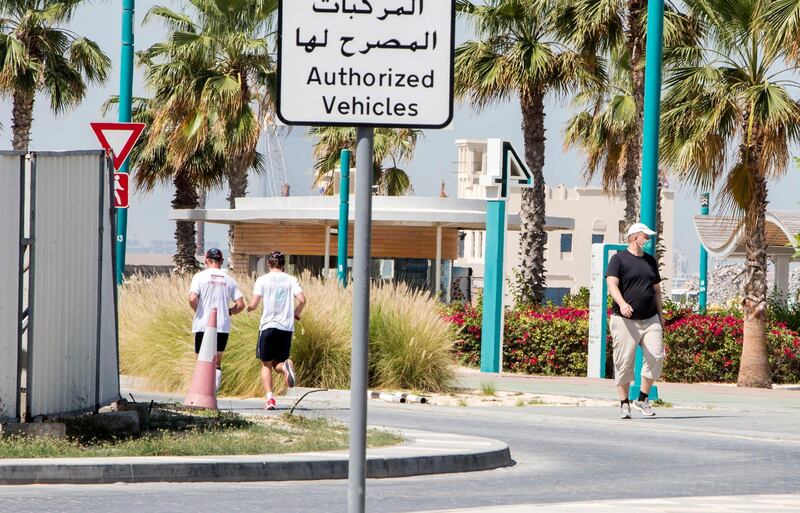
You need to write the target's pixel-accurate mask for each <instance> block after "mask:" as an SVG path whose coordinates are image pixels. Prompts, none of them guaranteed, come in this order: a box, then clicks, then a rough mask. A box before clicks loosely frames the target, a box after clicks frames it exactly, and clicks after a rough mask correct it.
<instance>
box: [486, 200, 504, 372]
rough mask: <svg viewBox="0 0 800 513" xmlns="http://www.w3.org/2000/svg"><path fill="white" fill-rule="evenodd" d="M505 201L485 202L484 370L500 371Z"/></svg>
mask: <svg viewBox="0 0 800 513" xmlns="http://www.w3.org/2000/svg"><path fill="white" fill-rule="evenodd" d="M505 221H506V202H505V200H502V199H501V200H489V201H487V202H486V251H485V253H484V262H485V271H484V281H483V320H482V323H481V372H500V336H501V335H502V329H503V252H504V249H505V236H506V222H505Z"/></svg>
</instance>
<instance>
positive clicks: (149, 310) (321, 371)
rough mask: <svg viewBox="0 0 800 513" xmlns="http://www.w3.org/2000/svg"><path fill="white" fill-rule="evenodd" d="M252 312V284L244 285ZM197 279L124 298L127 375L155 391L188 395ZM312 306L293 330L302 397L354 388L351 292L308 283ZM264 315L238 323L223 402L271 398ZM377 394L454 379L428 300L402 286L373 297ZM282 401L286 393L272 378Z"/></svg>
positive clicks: (132, 291)
mask: <svg viewBox="0 0 800 513" xmlns="http://www.w3.org/2000/svg"><path fill="white" fill-rule="evenodd" d="M236 279H237V282H238V283H239V287H240V288H241V289H242V291H243V292H244V294H245V298H246V302H248V301H249V300H250V298H251V296H252V290H253V284H254V281H255V280H254V279H253V278H252V277H248V276H237V277H236ZM190 282H191V278H190V277H176V276H156V277H153V278H146V279H145V278H142V277H136V278H134V279H131V280H130V281H128V282H126V283H125V284H124V285H123V286H122V287H121V288H120V307H119V309H120V370H121V372H122V373H123V374H129V375H133V376H138V377H142V378H145V379H146V380H147V384H148V386H149V387H150V388H151V389H153V390H159V391H168V392H184V391H186V390H187V389H188V386H189V383H190V381H191V377H192V373H193V371H194V362H195V355H194V341H193V337H192V333H191V321H192V311H191V308H189V305H188V300H187V298H188V290H189V285H190ZM300 282H301V286H302V288H303V291H304V292H305V295H306V297H307V299H308V307H307V308H306V309H305V310H304V312H303V316H302V321H300V322H298V323H297V324H296V326H295V333H294V337H293V339H292V353H291V358H292V359H293V361H294V362H295V374H296V376H297V380H298V383H299V384H300V386H304V387H324V388H341V389H343V388H348V387H349V383H350V350H351V328H352V291H351V288H347V289H345V288H342V287H340V286H339V285H338V284H337V283H336V282H335V281H328V282H323V281H322V280H319V279H317V278H312V277H310V276H309V275H304V276H302V277H301V278H300ZM260 316H261V307H260V306H259V308H258V309H257V310H256V311H255V312H252V313H241V314H238V315H235V316H234V317H233V320H232V323H231V332H230V337H229V339H228V345H227V348H226V350H225V355H224V357H223V364H222V367H223V379H222V386H221V388H220V392H219V393H220V395H233V396H259V395H261V394H263V388H262V384H261V377H260V368H261V365H260V363H259V361H258V360H257V359H256V357H255V345H256V338H257V336H258V330H259V322H260ZM370 323H371V330H370V331H371V334H370V337H371V340H370V352H371V354H370V385H371V386H373V387H375V388H404V389H413V390H418V391H424V392H432V391H440V390H443V389H446V388H447V387H448V386H449V383H450V381H451V379H452V376H453V369H452V365H453V360H452V356H451V353H450V348H451V345H452V341H453V336H452V334H451V333H450V331H449V328H448V324H447V323H446V322H445V321H443V320H442V319H441V318H440V317H439V316H438V315H437V313H436V307H435V301H434V300H433V299H431V298H430V296H429V295H428V294H427V293H425V292H418V291H414V290H411V289H409V288H408V287H405V286H403V285H396V286H395V285H384V286H376V287H373V289H372V313H371V317H370ZM274 386H275V390H276V392H278V393H280V392H281V391H282V390H283V389H284V387H285V383H284V381H283V377H282V375H281V374H279V373H275V374H274Z"/></svg>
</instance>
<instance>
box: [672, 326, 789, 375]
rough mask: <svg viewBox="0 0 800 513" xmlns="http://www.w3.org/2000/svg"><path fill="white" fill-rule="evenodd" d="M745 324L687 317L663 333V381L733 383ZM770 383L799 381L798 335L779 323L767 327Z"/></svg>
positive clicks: (737, 368)
mask: <svg viewBox="0 0 800 513" xmlns="http://www.w3.org/2000/svg"><path fill="white" fill-rule="evenodd" d="M743 333H744V323H743V322H742V320H741V319H740V318H737V317H734V316H732V315H696V314H692V315H687V316H686V317H683V318H681V319H679V320H676V321H675V322H673V323H671V324H669V325H668V326H667V328H666V330H665V345H666V351H667V357H666V360H665V362H664V375H663V379H664V380H666V381H682V382H689V383H691V382H699V381H715V382H735V381H736V378H737V375H738V372H739V362H740V359H741V355H742V336H743ZM767 346H768V351H769V361H770V367H771V368H772V381H773V382H774V383H796V382H798V381H800V358H798V353H800V335H798V333H797V332H796V331H793V330H790V329H788V328H787V327H786V325H785V324H782V323H770V325H769V326H768V327H767Z"/></svg>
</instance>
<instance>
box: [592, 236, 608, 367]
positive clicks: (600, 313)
mask: <svg viewBox="0 0 800 513" xmlns="http://www.w3.org/2000/svg"><path fill="white" fill-rule="evenodd" d="M603 253H604V252H603V245H602V244H592V273H591V281H590V282H589V361H588V362H587V377H590V378H600V377H602V376H603V364H604V362H603V352H604V351H605V348H606V345H605V344H604V343H603V337H605V336H606V334H605V333H604V331H605V330H603V324H605V323H604V322H603V317H604V316H605V315H606V308H605V306H606V301H607V300H606V298H605V297H604V296H603V280H604V279H605V277H604V276H603V259H604V255H603Z"/></svg>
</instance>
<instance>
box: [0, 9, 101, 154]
mask: <svg viewBox="0 0 800 513" xmlns="http://www.w3.org/2000/svg"><path fill="white" fill-rule="evenodd" d="M81 3H85V2H84V1H83V0H60V1H54V0H0V90H2V92H3V93H5V94H8V95H10V96H11V97H12V99H13V100H12V101H13V107H12V114H11V116H12V130H13V147H14V149H15V150H23V151H27V150H28V146H29V145H30V142H31V125H32V124H33V104H34V100H35V99H36V93H37V92H38V93H43V94H45V95H47V96H48V97H49V98H50V109H51V110H52V111H53V113H55V114H61V113H63V112H66V111H68V110H70V109H71V108H73V107H75V106H76V105H78V104H79V103H80V102H81V100H83V98H84V96H86V84H87V82H89V83H91V84H102V83H103V82H105V81H106V78H107V76H108V70H109V69H110V68H111V60H110V59H109V58H108V56H106V54H104V53H103V52H102V51H101V50H100V47H99V46H97V43H95V42H94V41H91V40H89V39H86V38H85V37H80V36H79V35H77V34H75V33H74V32H72V31H70V30H67V29H64V28H60V27H59V25H62V24H64V23H66V22H68V21H69V20H70V18H71V16H72V14H73V13H74V12H75V9H76V8H77V7H78V6H79V5H80V4H81Z"/></svg>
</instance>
